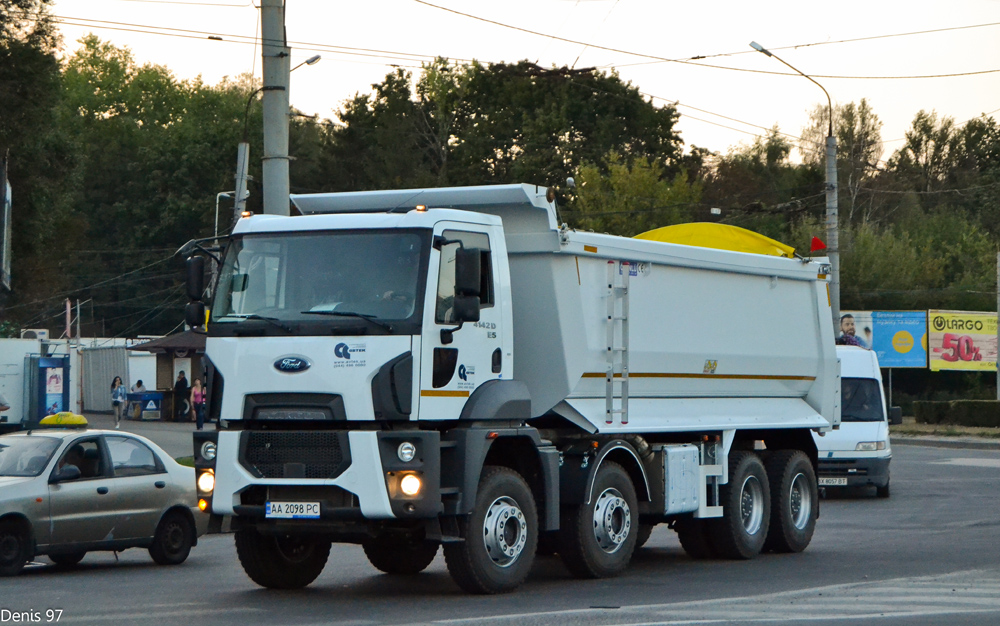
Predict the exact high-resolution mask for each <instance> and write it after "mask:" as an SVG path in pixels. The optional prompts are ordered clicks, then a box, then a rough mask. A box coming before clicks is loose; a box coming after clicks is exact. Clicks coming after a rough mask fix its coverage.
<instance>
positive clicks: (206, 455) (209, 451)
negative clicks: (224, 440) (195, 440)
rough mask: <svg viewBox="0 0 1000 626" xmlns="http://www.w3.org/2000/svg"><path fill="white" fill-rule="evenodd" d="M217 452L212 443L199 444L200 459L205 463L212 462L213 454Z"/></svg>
mask: <svg viewBox="0 0 1000 626" xmlns="http://www.w3.org/2000/svg"><path fill="white" fill-rule="evenodd" d="M217 450H218V448H217V447H216V445H215V442H214V441H206V442H205V443H203V444H201V458H203V459H205V460H206V461H214V460H215V453H216V451H217Z"/></svg>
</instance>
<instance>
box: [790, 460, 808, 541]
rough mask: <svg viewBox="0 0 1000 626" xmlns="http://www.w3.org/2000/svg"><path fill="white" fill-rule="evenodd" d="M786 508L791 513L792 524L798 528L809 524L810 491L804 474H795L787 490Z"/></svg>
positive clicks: (801, 528) (800, 528) (803, 527)
mask: <svg viewBox="0 0 1000 626" xmlns="http://www.w3.org/2000/svg"><path fill="white" fill-rule="evenodd" d="M788 508H789V512H790V513H791V514H792V525H793V526H795V528H797V529H799V530H803V529H805V527H806V526H808V525H809V518H810V516H811V515H812V492H811V491H810V490H809V483H808V481H807V480H806V475H805V474H801V473H799V474H796V475H795V478H793V479H792V485H791V487H790V488H789V490H788Z"/></svg>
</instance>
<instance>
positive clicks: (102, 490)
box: [97, 487, 108, 496]
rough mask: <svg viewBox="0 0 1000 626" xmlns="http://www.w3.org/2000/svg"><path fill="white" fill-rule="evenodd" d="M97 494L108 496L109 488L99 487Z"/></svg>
mask: <svg viewBox="0 0 1000 626" xmlns="http://www.w3.org/2000/svg"><path fill="white" fill-rule="evenodd" d="M97 493H99V494H101V495H102V496H103V495H107V493H108V488H107V487H98V488H97Z"/></svg>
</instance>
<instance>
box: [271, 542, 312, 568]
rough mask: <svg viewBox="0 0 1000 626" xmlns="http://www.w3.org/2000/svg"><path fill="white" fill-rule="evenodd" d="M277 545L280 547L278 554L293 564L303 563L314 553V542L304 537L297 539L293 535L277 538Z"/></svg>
mask: <svg viewBox="0 0 1000 626" xmlns="http://www.w3.org/2000/svg"><path fill="white" fill-rule="evenodd" d="M275 543H276V544H277V546H278V552H280V553H281V556H283V557H284V558H285V560H286V561H289V562H292V563H302V562H303V561H305V560H306V559H308V558H309V557H310V556H312V553H313V543H312V541H309V540H308V539H304V538H302V537H296V536H293V535H285V536H284V537H275Z"/></svg>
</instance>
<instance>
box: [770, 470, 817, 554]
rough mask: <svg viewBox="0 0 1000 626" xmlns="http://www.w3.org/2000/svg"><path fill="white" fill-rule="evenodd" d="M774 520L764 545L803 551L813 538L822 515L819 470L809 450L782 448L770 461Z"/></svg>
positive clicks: (787, 550)
mask: <svg viewBox="0 0 1000 626" xmlns="http://www.w3.org/2000/svg"><path fill="white" fill-rule="evenodd" d="M767 478H768V484H769V486H770V488H771V524H770V527H769V529H768V531H767V540H766V541H765V542H764V549H765V550H770V551H772V552H802V551H803V550H805V549H806V546H808V545H809V542H810V541H812V536H813V531H815V530H816V518H817V517H818V516H819V495H818V493H817V492H818V487H817V486H816V473H815V472H814V471H813V466H812V462H810V461H809V457H807V456H806V455H805V453H803V452H800V451H798V450H778V451H777V452H775V453H774V454H772V455H771V458H769V459H768V461H767Z"/></svg>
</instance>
